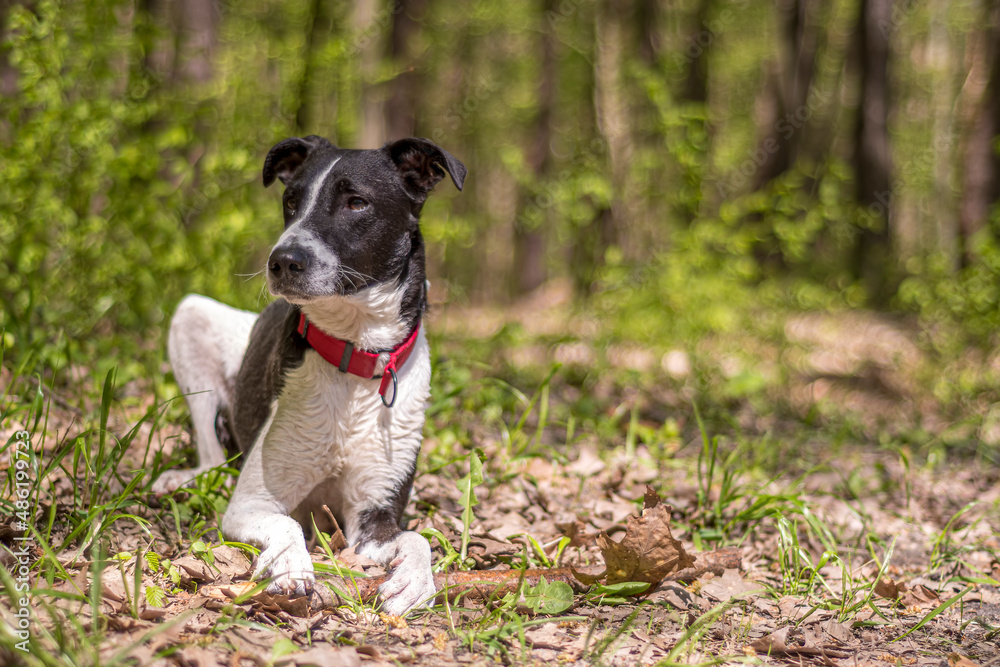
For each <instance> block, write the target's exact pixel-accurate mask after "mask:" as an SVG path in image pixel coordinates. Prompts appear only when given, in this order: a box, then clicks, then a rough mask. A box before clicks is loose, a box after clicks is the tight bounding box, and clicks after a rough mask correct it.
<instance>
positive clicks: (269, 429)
mask: <svg viewBox="0 0 1000 667" xmlns="http://www.w3.org/2000/svg"><path fill="white" fill-rule="evenodd" d="M397 375H398V378H399V380H398V386H397V391H398V392H399V395H398V396H397V398H396V401H395V404H394V405H393V407H392V408H387V407H385V406H384V405H383V404H382V400H381V398H380V397H379V394H378V385H379V380H365V379H362V378H359V377H357V376H354V375H350V374H346V373H341V372H340V371H339V370H338V369H337V368H336V367H335V366H333V365H331V364H329V363H328V362H326V361H325V360H323V359H322V358H321V357H320V356H319V355H318V354H317V353H316V352H314V351H312V350H309V351H307V352H306V354H305V357H304V358H303V362H302V364H301V365H300V366H299V367H298V368H296V369H295V370H293V371H291V372H289V373H288V375H287V376H286V378H285V385H284V388H283V389H282V391H281V394H280V396H279V398H278V401H277V405H275V406H274V408H273V413H272V414H273V417H272V419H271V420H270V422H269V424H268V425H266V426H265V429H266V432H264V433H261V436H260V437H259V438H258V445H261V446H262V447H261V449H262V451H261V455H262V458H263V461H262V463H263V465H264V469H265V470H267V471H268V476H269V477H270V478H271V479H272V480H273V481H274V482H275V483H278V484H282V485H284V484H289V485H305V486H308V487H309V488H312V487H315V486H316V485H318V484H320V483H321V482H325V481H329V480H334V479H340V480H341V484H340V485H339V488H340V489H341V491H342V492H343V494H344V500H345V501H347V502H350V501H351V500H352V499H353V498H357V499H360V498H362V497H365V496H369V495H373V496H376V497H377V496H379V495H380V494H383V493H384V494H390V493H391V492H392V491H393V489H394V488H396V487H397V486H398V484H399V483H400V480H403V479H406V478H407V477H408V476H409V474H411V472H412V466H413V464H414V461H415V458H416V454H417V451H418V450H419V449H420V440H421V431H422V427H423V421H424V409H425V407H426V403H427V399H428V395H429V384H430V354H429V351H428V348H427V341H426V339H425V338H424V336H423V333H422V332H421V334H420V336H419V337H418V339H417V343H416V346H415V347H414V350H413V353H412V354H411V356H410V358H409V360H408V361H407V363H406V365H405V366H404V367H403V368H402V369H401V370H400V371H399V373H398V374H397ZM390 391H391V390H390ZM373 490H377V491H378V493H374V494H372V493H371V492H372V491H373Z"/></svg>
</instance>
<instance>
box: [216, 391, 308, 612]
mask: <svg viewBox="0 0 1000 667" xmlns="http://www.w3.org/2000/svg"><path fill="white" fill-rule="evenodd" d="M277 410H278V404H277V402H275V404H274V405H273V406H272V407H271V414H270V416H269V417H268V419H267V422H265V424H264V427H263V428H262V429H261V432H260V435H259V436H258V438H257V442H255V443H254V445H253V447H252V448H251V450H250V453H249V455H247V460H246V462H245V463H244V464H243V469H242V471H241V472H240V477H239V479H238V480H237V482H236V489H235V490H234V491H233V496H232V499H231V500H230V501H229V508H228V509H227V510H226V513H225V515H224V516H223V517H222V534H223V535H225V536H226V539H228V540H233V541H236V542H245V543H247V544H253V545H255V546H257V547H259V548H260V555H259V556H258V557H257V567H256V568H255V569H254V575H253V576H254V578H255V579H256V578H258V577H261V576H264V575H269V576H271V577H273V581H272V582H271V584H270V585H269V586H268V587H267V590H268V592H270V593H285V594H293V593H294V594H298V595H305V594H306V593H308V592H309V591H310V590H311V589H312V584H313V581H315V577H314V575H313V564H312V559H311V558H310V557H309V552H308V550H307V549H306V542H305V536H304V535H303V534H302V527H301V526H300V525H299V523H298V521H296V520H295V519H293V518H292V517H291V516H289V513H290V512H291V511H292V510H293V509H294V508H295V507H297V506H298V505H299V503H301V502H302V500H303V499H304V498H305V497H306V496H307V495H308V494H309V492H310V491H311V490H312V489H313V488H314V487H315V484H316V479H314V478H313V477H312V476H311V475H310V474H309V473H310V472H311V470H309V469H308V466H306V468H307V470H305V471H303V470H302V469H297V466H299V464H300V460H299V457H297V456H295V453H294V452H292V453H288V452H281V451H277V452H276V451H274V450H273V449H271V448H268V446H267V443H266V440H267V437H268V435H269V433H270V431H271V426H272V424H273V422H274V419H275V415H276V413H277ZM265 450H266V452H265ZM265 457H267V462H266V464H265V461H264V458H265ZM265 470H266V471H267V472H266V478H265Z"/></svg>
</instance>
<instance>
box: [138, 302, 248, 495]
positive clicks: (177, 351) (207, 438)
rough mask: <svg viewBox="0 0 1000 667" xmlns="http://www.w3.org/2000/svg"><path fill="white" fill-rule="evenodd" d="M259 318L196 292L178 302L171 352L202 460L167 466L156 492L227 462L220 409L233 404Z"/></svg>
mask: <svg viewBox="0 0 1000 667" xmlns="http://www.w3.org/2000/svg"><path fill="white" fill-rule="evenodd" d="M256 319H257V315H256V314H254V313H248V312H246V311H242V310H237V309H235V308H230V307H229V306H226V305H224V304H221V303H219V302H218V301H214V300H212V299H209V298H207V297H203V296H198V295H195V294H191V295H188V296H186V297H184V299H183V300H182V301H181V303H180V305H178V306H177V312H176V313H175V314H174V317H173V319H172V320H171V321H170V333H169V336H168V339H167V352H168V354H169V356H170V364H171V367H172V368H173V371H174V377H175V378H176V380H177V385H178V386H179V387H180V390H181V392H182V393H184V394H185V395H186V396H187V403H188V407H189V408H190V409H191V421H192V423H193V424H194V435H195V441H196V443H197V448H198V465H197V467H195V468H192V469H190V470H167V471H165V472H164V473H163V474H162V475H160V477H159V479H157V480H156V482H155V483H154V484H153V493H155V494H156V495H163V494H165V493H169V492H171V491H174V490H176V489H178V488H180V487H181V486H183V485H185V484H187V483H189V482H191V481H192V480H193V479H194V478H195V477H197V476H198V475H199V474H200V473H203V472H205V471H206V470H208V469H210V468H214V467H215V466H219V465H222V464H223V463H225V461H226V453H225V450H224V449H223V447H222V445H220V444H219V440H218V438H217V437H216V434H215V420H216V417H217V415H218V413H219V410H220V409H222V410H225V411H228V410H229V407H230V405H231V404H232V396H233V383H234V381H235V378H236V374H237V373H238V372H239V368H240V363H241V362H242V361H243V353H244V351H245V350H246V347H247V342H248V340H249V337H250V330H251V329H252V328H253V323H254V321H255V320H256Z"/></svg>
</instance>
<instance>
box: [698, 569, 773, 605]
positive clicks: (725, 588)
mask: <svg viewBox="0 0 1000 667" xmlns="http://www.w3.org/2000/svg"><path fill="white" fill-rule="evenodd" d="M762 588H763V586H761V585H760V584H759V583H757V582H755V581H747V580H746V579H744V578H743V577H741V576H740V572H739V570H733V569H727V570H726V571H725V572H723V573H722V576H721V577H716V578H714V579H709V580H708V581H705V582H704V583H703V585H702V587H701V592H702V594H703V595H707V596H709V597H711V598H713V599H715V600H718V601H719V602H725V601H726V600H729V599H730V598H733V597H739V596H740V595H745V594H746V593H750V592H752V591H759V590H761V589H762Z"/></svg>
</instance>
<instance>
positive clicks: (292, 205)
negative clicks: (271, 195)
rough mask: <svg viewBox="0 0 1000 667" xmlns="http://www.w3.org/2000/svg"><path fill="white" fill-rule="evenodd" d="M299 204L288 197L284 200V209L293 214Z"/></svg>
mask: <svg viewBox="0 0 1000 667" xmlns="http://www.w3.org/2000/svg"><path fill="white" fill-rule="evenodd" d="M298 205H299V202H297V201H296V200H295V197H289V198H288V199H286V200H285V208H287V209H288V211H289V213H295V209H296V208H297V207H298Z"/></svg>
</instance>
